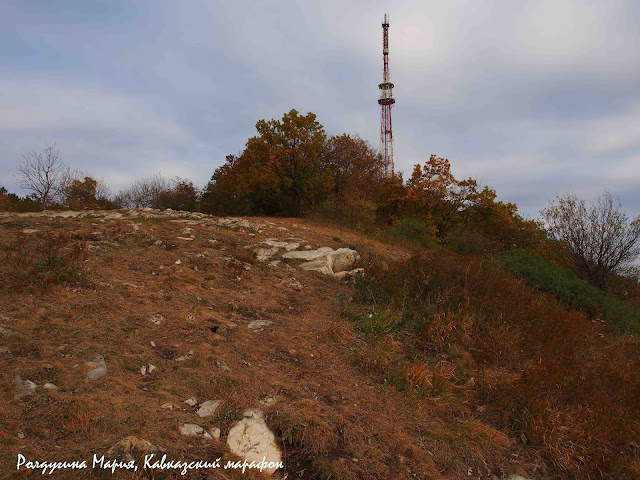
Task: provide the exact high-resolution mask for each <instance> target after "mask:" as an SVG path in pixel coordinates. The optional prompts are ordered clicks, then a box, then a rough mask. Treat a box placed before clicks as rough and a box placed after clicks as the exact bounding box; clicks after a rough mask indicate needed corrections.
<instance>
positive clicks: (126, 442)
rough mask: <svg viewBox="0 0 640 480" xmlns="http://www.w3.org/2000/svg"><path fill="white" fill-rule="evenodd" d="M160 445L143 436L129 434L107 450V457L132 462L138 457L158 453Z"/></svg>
mask: <svg viewBox="0 0 640 480" xmlns="http://www.w3.org/2000/svg"><path fill="white" fill-rule="evenodd" d="M157 452H158V447H156V446H155V445H154V444H153V443H151V442H150V441H148V440H144V439H142V438H138V437H134V436H129V437H125V438H123V439H122V440H120V441H119V442H118V443H116V444H114V445H113V446H112V447H111V448H110V449H109V450H107V457H108V458H113V459H117V460H121V461H124V462H131V461H133V460H135V459H136V458H139V457H142V456H143V455H148V454H150V453H157Z"/></svg>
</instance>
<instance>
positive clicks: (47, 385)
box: [42, 382, 58, 390]
mask: <svg viewBox="0 0 640 480" xmlns="http://www.w3.org/2000/svg"><path fill="white" fill-rule="evenodd" d="M42 388H44V389H45V390H57V389H58V387H57V386H56V385H54V384H53V383H50V382H47V383H45V384H44V385H43V386H42Z"/></svg>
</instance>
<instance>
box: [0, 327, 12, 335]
mask: <svg viewBox="0 0 640 480" xmlns="http://www.w3.org/2000/svg"><path fill="white" fill-rule="evenodd" d="M13 334H14V331H13V330H11V329H10V328H7V327H3V326H0V335H2V336H3V337H10V336H11V335H13Z"/></svg>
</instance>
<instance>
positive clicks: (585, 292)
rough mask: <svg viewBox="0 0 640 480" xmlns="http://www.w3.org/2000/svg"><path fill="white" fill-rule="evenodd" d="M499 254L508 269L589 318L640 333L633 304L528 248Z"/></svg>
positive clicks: (637, 312) (638, 311) (638, 313)
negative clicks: (607, 292)
mask: <svg viewBox="0 0 640 480" xmlns="http://www.w3.org/2000/svg"><path fill="white" fill-rule="evenodd" d="M498 257H499V258H500V259H501V260H502V262H503V263H504V265H505V267H506V268H507V270H509V271H510V272H511V273H513V274H515V275H517V276H518V277H521V278H523V279H524V280H525V281H526V282H527V283H529V284H532V285H535V286H536V287H538V288H540V289H541V290H543V291H545V292H549V293H552V294H554V295H556V296H557V297H558V299H559V300H561V301H562V302H564V303H566V304H568V305H570V306H571V307H573V308H576V309H577V310H580V311H583V312H585V313H586V314H587V315H589V316H590V317H592V318H596V319H601V320H606V321H607V322H609V323H612V324H614V325H615V326H617V327H618V328H619V329H620V330H621V331H623V332H628V333H633V334H636V335H638V334H640V310H639V309H638V308H636V307H634V306H633V305H631V304H629V303H626V302H624V301H622V300H619V299H617V298H615V297H612V296H610V295H607V294H606V293H605V292H603V291H602V290H600V289H599V288H597V287H594V286H592V285H589V284H588V283H587V282H585V281H583V280H580V279H579V278H578V277H576V276H575V275H574V274H573V273H572V272H569V271H568V270H564V269H562V268H560V267H558V266H557V265H555V264H554V263H551V262H549V261H547V260H544V259H542V258H540V257H538V256H536V255H535V254H533V253H531V252H529V251H526V250H520V249H514V250H508V251H505V252H502V253H500V254H499V255H498Z"/></svg>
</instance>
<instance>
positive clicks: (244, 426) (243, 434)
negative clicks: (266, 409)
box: [227, 410, 282, 475]
mask: <svg viewBox="0 0 640 480" xmlns="http://www.w3.org/2000/svg"><path fill="white" fill-rule="evenodd" d="M227 445H228V446H229V449H230V450H231V452H232V453H234V454H236V455H238V456H240V457H242V458H244V459H245V460H247V462H261V461H263V459H264V461H265V462H267V463H280V462H281V461H282V453H281V452H280V449H279V448H278V445H277V443H276V439H275V436H274V434H273V432H271V430H269V427H268V426H267V424H266V423H265V422H264V417H263V416H262V412H260V411H259V410H247V411H245V412H244V418H243V419H242V420H240V421H239V422H237V423H236V424H235V425H234V426H233V427H232V428H231V430H229V435H228V437H227ZM276 470H277V468H269V469H265V470H263V472H265V473H267V474H268V475H272V474H273V473H274V472H275V471H276Z"/></svg>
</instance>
